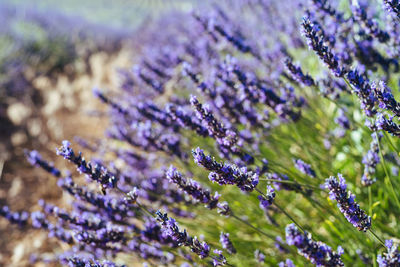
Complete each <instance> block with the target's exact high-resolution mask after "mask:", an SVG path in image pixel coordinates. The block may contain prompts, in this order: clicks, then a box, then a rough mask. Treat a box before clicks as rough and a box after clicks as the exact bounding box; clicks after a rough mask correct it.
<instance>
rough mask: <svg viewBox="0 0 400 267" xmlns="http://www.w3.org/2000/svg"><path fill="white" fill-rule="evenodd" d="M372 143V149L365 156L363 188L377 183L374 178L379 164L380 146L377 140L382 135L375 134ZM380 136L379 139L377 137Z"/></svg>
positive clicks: (363, 161)
mask: <svg viewBox="0 0 400 267" xmlns="http://www.w3.org/2000/svg"><path fill="white" fill-rule="evenodd" d="M371 136H372V142H371V144H370V149H369V150H368V152H367V154H365V155H364V157H363V160H362V163H363V164H364V174H363V176H362V178H361V184H362V185H363V186H370V185H372V184H374V183H375V182H376V178H375V177H373V175H374V174H375V170H376V165H377V164H378V163H379V161H380V158H379V144H378V139H377V138H379V139H380V138H382V136H381V135H378V134H377V133H373V134H372V135H371ZM377 136H378V137H377Z"/></svg>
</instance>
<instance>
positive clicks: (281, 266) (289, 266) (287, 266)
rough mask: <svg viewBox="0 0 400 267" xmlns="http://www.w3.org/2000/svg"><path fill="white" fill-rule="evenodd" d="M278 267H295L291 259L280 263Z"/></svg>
mask: <svg viewBox="0 0 400 267" xmlns="http://www.w3.org/2000/svg"><path fill="white" fill-rule="evenodd" d="M278 267H296V265H294V263H293V261H292V260H291V259H286V261H281V262H280V263H279V264H278Z"/></svg>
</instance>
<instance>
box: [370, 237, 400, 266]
mask: <svg viewBox="0 0 400 267" xmlns="http://www.w3.org/2000/svg"><path fill="white" fill-rule="evenodd" d="M385 246H386V248H387V252H386V253H383V255H378V258H377V260H376V261H377V262H378V265H379V267H396V266H400V253H399V251H398V245H394V244H393V241H392V240H386V241H385Z"/></svg>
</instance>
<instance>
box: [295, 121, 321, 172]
mask: <svg viewBox="0 0 400 267" xmlns="http://www.w3.org/2000/svg"><path fill="white" fill-rule="evenodd" d="M293 128H294V132H295V134H296V135H297V137H298V138H299V141H300V144H301V146H302V147H303V149H304V152H305V153H306V155H307V157H308V160H309V161H310V163H311V164H312V165H313V169H314V171H315V172H316V173H317V177H318V179H321V178H319V177H323V175H322V174H321V172H320V171H319V168H318V166H317V162H316V161H315V160H314V158H313V157H312V156H311V153H310V151H309V150H308V146H307V144H305V142H304V140H303V138H302V137H301V135H300V133H299V131H298V130H297V127H296V125H294V127H293Z"/></svg>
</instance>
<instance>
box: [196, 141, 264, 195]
mask: <svg viewBox="0 0 400 267" xmlns="http://www.w3.org/2000/svg"><path fill="white" fill-rule="evenodd" d="M192 154H193V158H194V161H195V162H196V163H197V165H199V166H202V167H203V168H205V169H207V170H209V171H211V172H210V174H209V175H208V178H209V179H210V180H211V181H213V182H216V183H218V184H219V185H227V184H230V185H236V186H238V187H239V188H240V189H241V190H242V191H247V192H251V191H253V190H254V188H255V187H256V186H257V184H258V174H257V173H255V172H252V171H248V170H247V168H246V167H242V168H239V167H238V166H236V165H234V164H228V163H225V164H221V163H219V162H217V161H216V160H215V159H214V158H211V156H206V155H205V154H204V151H203V150H202V149H200V148H199V147H198V148H196V149H193V150H192Z"/></svg>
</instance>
